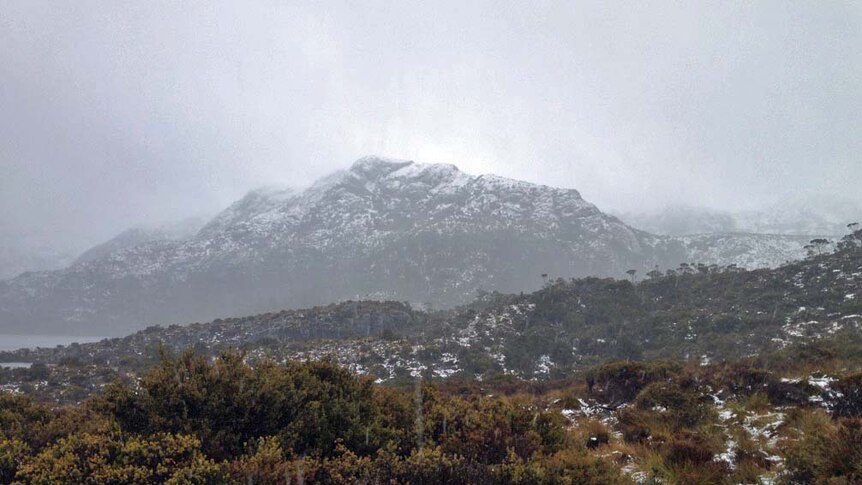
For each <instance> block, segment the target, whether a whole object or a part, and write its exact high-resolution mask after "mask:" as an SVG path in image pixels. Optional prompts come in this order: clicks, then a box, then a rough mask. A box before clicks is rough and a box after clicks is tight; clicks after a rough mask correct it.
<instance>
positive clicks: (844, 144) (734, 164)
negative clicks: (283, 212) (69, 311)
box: [0, 0, 862, 247]
mask: <svg viewBox="0 0 862 485" xmlns="http://www.w3.org/2000/svg"><path fill="white" fill-rule="evenodd" d="M860 80H862V2H853V1H848V2H843V3H842V2H832V1H823V2H789V1H784V0H782V1H777V2H767V1H758V2H738V3H734V2H710V3H709V4H708V5H707V4H701V3H699V2H670V1H662V2H652V3H649V2H606V1H599V2H572V1H563V2H542V1H529V2H528V1H523V2H501V1H500V0H493V1H487V2H480V1H463V0H459V1H453V2H441V1H427V0H426V1H419V2H410V1H405V0H397V1H392V2H375V1H361V2H359V1H356V2H347V1H344V2H336V1H319V2H311V1H308V2H284V1H279V2H275V1H273V2H251V1H246V0H243V1H233V2H224V3H220V2H212V1H205V2H190V1H182V2H176V1H170V2H157V1H151V0H147V1H134V2H133V1H117V0H109V1H104V2H96V1H74V2H73V1H69V2H60V1H53V0H52V1H44V2H43V1H37V0H20V1H19V0H3V1H0V231H2V232H3V233H4V234H5V236H6V237H7V238H9V237H21V238H28V237H30V238H32V237H37V238H38V237H54V238H58V239H62V243H63V244H69V245H77V246H78V247H82V246H86V245H88V244H92V243H94V242H98V241H99V240H101V239H104V238H106V237H108V236H110V235H112V234H113V233H115V232H118V231H120V230H122V229H124V228H126V227H128V226H131V225H134V224H138V223H145V222H154V221H159V220H168V219H175V218H179V217H183V216H186V215H189V214H196V213H201V212H214V211H216V210H217V209H219V208H221V207H223V206H225V205H227V204H229V203H230V202H231V201H233V200H234V199H236V198H238V197H240V196H241V195H242V194H243V193H245V192H246V191H247V190H248V189H251V188H254V187H256V186H260V185H272V184H276V185H295V186H301V185H306V184H308V183H310V182H311V181H313V180H314V179H315V178H317V177H319V176H322V175H324V174H326V173H328V172H330V171H333V170H336V169H339V168H344V167H346V166H349V164H350V163H351V162H352V161H353V160H354V159H356V158H358V157H360V156H362V155H366V154H380V155H386V156H392V157H399V158H407V159H412V160H416V161H421V162H447V163H454V164H456V165H458V166H459V167H460V168H461V169H462V170H465V171H467V172H471V173H477V174H478V173H488V172H492V173H498V174H501V175H505V176H510V177H515V178H521V179H526V180H530V181H535V182H540V183H546V184H549V185H555V186H564V187H572V188H577V189H578V190H580V191H581V193H582V194H583V195H584V197H585V198H587V199H588V200H590V201H592V202H595V203H596V204H598V205H599V207H601V208H604V209H614V210H633V209H634V210H641V209H650V208H660V207H662V206H664V205H667V204H676V203H687V204H692V205H704V206H709V207H714V208H728V209H739V208H751V207H756V206H758V205H760V204H765V203H768V202H770V201H772V200H774V199H776V198H778V197H782V196H785V195H787V194H799V193H806V194H815V195H816V194H821V195H830V196H832V195H834V196H836V197H845V198H851V199H853V200H855V201H856V202H862V195H860V194H862V190H860V184H862V157H860V153H862V141H860V140H862V136H860V135H862V128H860V127H862V81H860Z"/></svg>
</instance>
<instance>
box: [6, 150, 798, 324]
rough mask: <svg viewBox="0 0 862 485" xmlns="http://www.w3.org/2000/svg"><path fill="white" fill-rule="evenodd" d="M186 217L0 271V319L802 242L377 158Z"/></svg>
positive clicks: (197, 316)
mask: <svg viewBox="0 0 862 485" xmlns="http://www.w3.org/2000/svg"><path fill="white" fill-rule="evenodd" d="M200 222H201V221H197V222H187V223H185V224H179V225H177V226H176V227H174V228H173V229H166V228H162V229H161V230H151V231H143V230H132V231H128V232H126V233H123V234H122V235H120V236H118V237H117V238H115V239H114V240H112V241H109V242H108V243H105V244H103V245H101V246H98V247H96V248H94V249H92V250H90V251H88V252H86V253H85V254H84V255H82V256H81V257H80V258H79V259H78V261H76V262H75V264H73V265H71V266H69V267H68V268H65V269H63V270H59V271H51V272H37V273H28V274H24V275H21V276H19V277H18V278H15V279H13V280H9V281H6V282H0V322H2V324H3V327H2V331H7V332H12V331H21V330H23V329H27V331H29V332H33V331H38V332H49V333H50V332H53V333H71V334H81V333H95V334H122V333H124V332H127V331H130V330H134V329H137V328H141V327H143V326H147V325H151V324H155V323H170V322H187V321H199V320H206V319H212V318H217V317H223V316H230V315H243V314H251V313H255V312H261V311H269V310H274V309H281V308H296V307H303V306H311V305H316V304H323V303H328V302H332V301H339V300H343V299H350V298H360V297H372V298H387V299H395V300H402V301H410V302H413V303H420V304H421V303H429V304H431V305H434V306H440V307H447V306H452V305H457V304H461V303H466V302H468V301H470V300H471V299H472V298H473V296H474V294H475V292H476V290H478V289H484V290H497V291H505V292H518V291H525V290H532V289H536V288H537V287H539V286H540V285H541V284H542V282H543V279H544V278H548V277H550V278H556V277H578V276H589V275H597V276H616V277H622V276H625V273H626V271H628V270H630V269H634V270H636V271H637V272H638V273H639V274H641V275H642V274H645V273H646V272H648V271H650V270H652V269H654V268H656V267H659V268H673V267H676V266H677V265H679V264H680V263H681V262H692V263H694V262H697V263H703V264H714V265H728V264H735V265H738V266H741V267H761V266H774V265H777V264H781V263H783V262H785V261H787V260H791V259H797V258H799V257H801V256H802V255H803V250H802V246H803V245H804V243H805V242H806V239H805V238H794V237H782V236H757V235H741V236H728V235H723V236H719V235H704V236H699V237H693V238H672V237H663V236H655V235H652V234H650V233H648V232H644V231H641V230H639V229H635V228H633V227H631V226H628V225H626V224H625V223H623V222H622V221H620V220H619V219H618V218H616V217H613V216H610V215H607V214H605V213H603V212H601V211H600V210H599V209H598V208H597V207H596V206H594V205H593V204H591V203H589V202H587V201H585V200H584V199H583V198H582V197H581V196H580V194H579V193H578V191H576V190H573V189H560V188H552V187H548V186H543V185H536V184H531V183H526V182H521V181H517V180H512V179H507V178H503V177H499V176H495V175H480V176H472V175H468V174H466V173H464V172H461V171H460V170H458V169H457V168H456V167H455V166H452V165H424V164H417V163H413V162H410V161H403V160H393V159H384V158H379V157H366V158H363V159H360V160H358V161H357V162H356V163H354V164H353V165H352V166H351V167H350V168H349V169H348V170H342V171H338V172H335V173H333V174H331V175H329V176H327V177H324V178H322V179H321V180H319V181H318V182H316V183H315V184H313V185H312V186H311V187H309V188H307V189H305V190H301V191H296V190H293V189H282V188H265V189H259V190H255V191H252V192H250V193H248V194H247V195H246V196H245V197H243V198H242V199H241V200H239V201H237V202H236V203H234V204H232V205H231V206H230V207H228V208H227V209H225V210H224V211H222V212H221V213H219V214H218V215H216V216H215V217H214V218H212V219H211V220H210V221H209V222H207V223H206V224H204V225H203V227H201V228H200V230H199V231H197V232H195V229H197V227H198V226H199V225H200Z"/></svg>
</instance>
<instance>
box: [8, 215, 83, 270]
mask: <svg viewBox="0 0 862 485" xmlns="http://www.w3.org/2000/svg"><path fill="white" fill-rule="evenodd" d="M73 261H74V252H70V251H69V250H68V248H61V247H52V246H51V245H50V244H46V243H45V241H44V240H41V239H40V238H37V237H29V238H28V237H25V238H13V237H11V235H10V231H7V230H5V229H4V228H3V227H0V280H4V279H8V278H12V277H14V276H17V275H19V274H21V273H23V272H25V271H48V270H53V269H59V268H63V267H65V266H68V265H69V264H70V263H72V262H73Z"/></svg>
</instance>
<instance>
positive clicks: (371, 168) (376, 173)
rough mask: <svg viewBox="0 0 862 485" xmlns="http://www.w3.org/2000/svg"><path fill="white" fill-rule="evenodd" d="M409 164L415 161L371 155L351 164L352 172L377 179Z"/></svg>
mask: <svg viewBox="0 0 862 485" xmlns="http://www.w3.org/2000/svg"><path fill="white" fill-rule="evenodd" d="M409 165H413V162H412V161H409V160H399V159H395V158H385V157H378V156H376V155H369V156H366V157H362V158H360V159H359V160H357V161H355V162H353V165H351V166H350V172H352V173H355V174H357V175H362V176H364V177H366V178H371V179H376V178H381V177H385V176H387V175H389V174H390V173H392V172H395V171H397V170H400V169H402V168H404V167H407V166H409Z"/></svg>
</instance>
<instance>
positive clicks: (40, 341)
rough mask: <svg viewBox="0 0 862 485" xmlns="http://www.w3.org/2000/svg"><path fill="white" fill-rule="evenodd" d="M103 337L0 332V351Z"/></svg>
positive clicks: (49, 345)
mask: <svg viewBox="0 0 862 485" xmlns="http://www.w3.org/2000/svg"><path fill="white" fill-rule="evenodd" d="M103 338H105V337H72V336H69V335H6V334H0V352H2V351H7V350H18V349H24V348H28V349H35V348H36V347H44V348H53V347H56V346H58V345H69V344H71V343H73V342H78V343H80V344H84V343H88V342H98V341H99V340H102V339H103Z"/></svg>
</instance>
